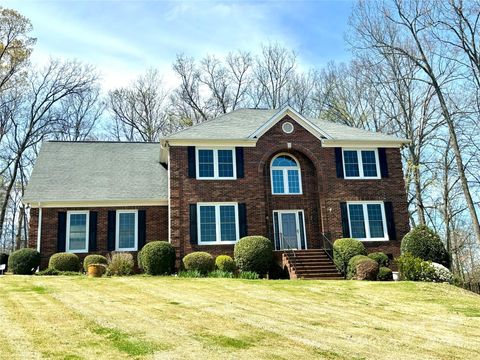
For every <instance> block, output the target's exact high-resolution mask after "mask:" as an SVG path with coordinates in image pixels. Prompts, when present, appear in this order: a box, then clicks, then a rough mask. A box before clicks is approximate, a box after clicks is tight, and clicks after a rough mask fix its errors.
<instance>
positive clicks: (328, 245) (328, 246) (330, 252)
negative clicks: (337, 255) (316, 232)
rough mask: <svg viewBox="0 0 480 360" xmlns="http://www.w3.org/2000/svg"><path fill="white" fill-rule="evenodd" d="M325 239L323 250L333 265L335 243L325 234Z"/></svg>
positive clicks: (323, 234)
mask: <svg viewBox="0 0 480 360" xmlns="http://www.w3.org/2000/svg"><path fill="white" fill-rule="evenodd" d="M321 234H322V237H323V250H324V251H325V253H326V254H327V256H328V257H329V258H330V260H332V262H333V263H335V262H334V261H333V243H332V241H331V240H330V239H329V238H328V236H327V235H325V233H324V232H322V233H321Z"/></svg>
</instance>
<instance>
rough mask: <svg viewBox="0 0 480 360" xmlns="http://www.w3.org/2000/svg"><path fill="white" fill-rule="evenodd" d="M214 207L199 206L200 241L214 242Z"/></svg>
mask: <svg viewBox="0 0 480 360" xmlns="http://www.w3.org/2000/svg"><path fill="white" fill-rule="evenodd" d="M216 237H217V236H216V227H215V206H200V239H201V241H215V240H216Z"/></svg>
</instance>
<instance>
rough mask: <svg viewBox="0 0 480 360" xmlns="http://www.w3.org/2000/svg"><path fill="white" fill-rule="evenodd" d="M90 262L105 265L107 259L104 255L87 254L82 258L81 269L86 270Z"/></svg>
mask: <svg viewBox="0 0 480 360" xmlns="http://www.w3.org/2000/svg"><path fill="white" fill-rule="evenodd" d="M92 264H102V265H105V266H107V265H108V260H107V258H106V257H105V256H102V255H97V254H93V255H88V256H86V257H85V259H83V269H84V270H85V271H88V266H89V265H92Z"/></svg>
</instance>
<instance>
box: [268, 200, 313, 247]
mask: <svg viewBox="0 0 480 360" xmlns="http://www.w3.org/2000/svg"><path fill="white" fill-rule="evenodd" d="M273 219H274V224H273V225H274V234H275V249H276V250H285V249H305V248H306V245H305V244H306V241H305V224H304V218H303V210H275V211H274V212H273Z"/></svg>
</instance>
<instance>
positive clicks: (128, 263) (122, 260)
mask: <svg viewBox="0 0 480 360" xmlns="http://www.w3.org/2000/svg"><path fill="white" fill-rule="evenodd" d="M107 260H108V267H107V275H109V276H112V275H117V276H125V275H131V274H133V267H134V266H135V263H134V262H133V256H132V254H130V253H124V252H118V253H112V254H110V255H108V256H107Z"/></svg>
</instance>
